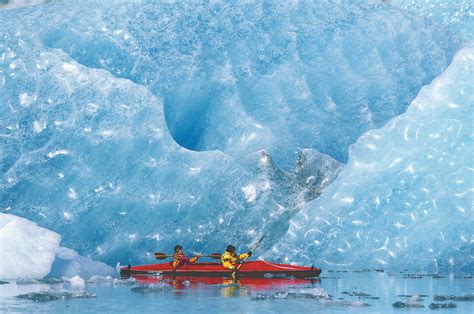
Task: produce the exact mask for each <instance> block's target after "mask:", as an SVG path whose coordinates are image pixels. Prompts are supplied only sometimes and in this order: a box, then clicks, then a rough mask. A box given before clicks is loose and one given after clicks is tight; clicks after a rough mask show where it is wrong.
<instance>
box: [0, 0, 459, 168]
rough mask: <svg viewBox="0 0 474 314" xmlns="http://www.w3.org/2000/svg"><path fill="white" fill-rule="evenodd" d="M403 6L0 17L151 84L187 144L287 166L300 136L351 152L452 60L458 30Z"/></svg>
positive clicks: (132, 6) (189, 6)
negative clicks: (262, 156) (256, 155)
mask: <svg viewBox="0 0 474 314" xmlns="http://www.w3.org/2000/svg"><path fill="white" fill-rule="evenodd" d="M406 13H407V12H405V11H403V10H399V9H396V8H394V7H392V6H390V5H387V4H384V3H376V2H375V3H374V2H373V1H368V3H364V2H363V1H357V2H355V3H351V2H350V1H341V2H339V3H334V2H333V1H317V2H314V3H313V2H308V1H306V2H301V3H298V2H294V3H293V2H268V1H267V2H254V3H248V2H247V3H233V4H232V5H230V4H228V3H225V2H222V3H220V2H213V3H212V4H203V3H201V4H199V3H195V2H193V3H188V2H181V3H180V2H178V3H174V4H165V3H162V4H156V3H144V2H139V3H121V4H120V5H118V4H117V2H114V1H112V2H109V1H104V2H103V3H101V4H99V3H95V5H94V6H93V7H88V8H87V10H84V9H83V5H81V4H75V3H68V2H59V3H53V4H47V5H40V6H36V7H31V8H25V9H18V10H8V11H5V12H3V15H4V18H2V20H3V22H4V23H6V26H5V30H7V31H6V33H7V34H10V35H11V34H15V36H17V37H18V39H21V40H22V41H23V43H24V44H25V45H27V46H29V47H30V48H31V49H38V50H41V51H43V52H46V51H48V50H50V49H60V50H62V51H64V52H65V53H66V54H68V56H69V57H70V58H72V59H73V60H75V61H77V62H78V63H80V64H82V65H84V66H87V67H90V68H100V69H104V70H107V71H109V72H110V73H112V74H113V75H114V76H117V77H121V78H128V79H130V80H132V81H133V82H135V83H138V84H142V85H145V86H147V88H148V89H149V90H150V91H152V92H153V93H154V94H155V95H157V96H159V97H162V98H163V100H164V106H165V114H166V115H165V117H166V120H167V124H168V128H169V130H170V132H171V134H172V135H173V137H174V138H175V140H176V141H177V142H178V143H179V144H180V145H182V146H184V147H186V148H189V149H193V150H212V149H219V150H222V151H225V152H227V153H229V154H231V155H234V156H236V155H242V154H243V153H245V154H248V153H253V152H255V151H258V150H261V149H265V150H266V151H268V152H269V153H270V155H271V156H272V157H273V158H274V159H275V160H276V161H277V162H278V163H279V164H283V165H285V166H286V165H288V164H290V165H291V164H292V163H293V161H294V157H295V156H294V152H295V151H296V150H300V149H302V148H313V149H316V150H317V151H320V152H322V153H326V154H329V155H330V156H332V157H333V158H335V159H336V160H339V161H345V160H346V159H347V148H348V146H349V145H350V144H352V143H354V142H355V141H356V140H357V138H358V137H359V136H360V135H361V134H362V133H363V132H364V131H366V130H368V129H371V128H374V127H381V126H382V125H383V124H384V123H386V122H387V121H388V120H390V119H391V118H393V117H394V116H396V115H398V114H400V113H402V112H404V111H405V109H406V107H407V106H408V104H409V103H410V101H411V100H412V99H413V98H414V97H415V96H416V94H417V93H418V91H419V89H420V88H421V86H423V85H425V84H428V83H429V82H430V81H431V80H432V79H433V78H434V77H435V76H436V75H438V74H439V73H441V71H442V70H443V69H444V68H445V67H446V66H447V65H448V64H449V62H450V60H451V58H452V56H453V55H454V53H455V51H456V50H457V47H458V43H456V40H455V39H454V38H452V36H451V35H450V34H449V32H447V31H445V30H443V28H442V27H440V26H435V25H433V24H432V23H431V22H430V21H428V20H424V19H422V18H418V17H416V16H414V15H413V14H406ZM18 20H22V21H23V22H22V23H21V25H18V23H17V21H18ZM4 33H5V31H4ZM12 66H15V67H20V66H21V64H20V63H18V64H13V65H12ZM29 95H30V94H25V101H26V102H27V101H29V98H28V96H29ZM30 96H31V95H30ZM38 127H39V128H40V127H41V124H38Z"/></svg>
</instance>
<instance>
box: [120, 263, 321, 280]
mask: <svg viewBox="0 0 474 314" xmlns="http://www.w3.org/2000/svg"><path fill="white" fill-rule="evenodd" d="M154 273H161V274H162V275H165V276H173V277H177V276H187V277H223V278H226V277H232V273H233V272H232V271H231V270H229V269H226V268H224V267H223V266H222V264H219V263H196V264H188V265H182V266H180V267H178V268H177V269H173V267H172V266H171V264H170V263H163V264H150V265H143V266H128V267H122V268H121V269H120V274H121V275H122V276H123V277H128V276H131V275H138V274H144V275H145V274H154ZM320 273H321V269H319V268H315V267H304V266H294V265H287V264H276V263H270V262H266V261H252V262H246V263H244V264H242V267H241V268H240V269H239V271H238V272H237V276H238V277H239V278H265V277H266V278H269V277H270V278H271V277H294V278H314V277H318V276H319V274H320Z"/></svg>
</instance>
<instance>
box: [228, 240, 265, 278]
mask: <svg viewBox="0 0 474 314" xmlns="http://www.w3.org/2000/svg"><path fill="white" fill-rule="evenodd" d="M265 235H266V233H264V234H263V235H262V237H261V238H260V239H259V240H258V241H257V242H256V243H255V244H254V245H253V246H252V247H251V248H250V250H249V252H252V253H253V251H255V249H256V248H257V247H258V246H259V245H260V243H262V240H263V238H265ZM247 258H249V256H248V255H247V257H246V258H244V259H243V260H242V262H241V263H240V265H239V266H238V267H237V269H236V270H234V271H233V272H232V278H235V275H236V274H237V272H238V271H239V269H240V268H241V267H242V265H243V264H244V262H245V261H246V260H247Z"/></svg>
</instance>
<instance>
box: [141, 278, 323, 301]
mask: <svg viewBox="0 0 474 314" xmlns="http://www.w3.org/2000/svg"><path fill="white" fill-rule="evenodd" d="M133 278H134V279H135V280H136V281H137V284H139V285H145V286H150V285H153V286H160V287H162V288H164V287H170V288H172V289H173V290H174V291H175V294H176V295H179V294H180V291H182V290H184V289H202V288H205V287H208V288H211V290H212V291H215V292H216V293H215V294H216V296H217V295H221V296H223V297H247V296H250V294H251V293H252V292H258V291H264V290H275V289H281V290H286V289H288V288H290V287H297V286H306V287H307V286H312V285H314V284H318V283H320V280H319V279H296V278H240V279H231V278H220V277H182V276H180V277H171V276H150V275H133Z"/></svg>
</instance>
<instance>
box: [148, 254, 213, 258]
mask: <svg viewBox="0 0 474 314" xmlns="http://www.w3.org/2000/svg"><path fill="white" fill-rule="evenodd" d="M196 256H197V257H210V258H212V259H220V258H221V253H212V254H209V255H199V254H197V255H196ZM168 257H173V255H168V254H165V253H155V258H156V259H167V258H168Z"/></svg>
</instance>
